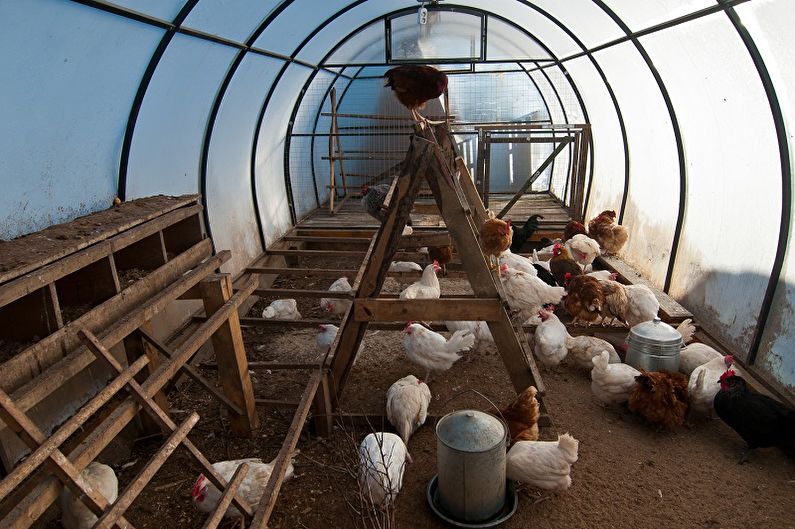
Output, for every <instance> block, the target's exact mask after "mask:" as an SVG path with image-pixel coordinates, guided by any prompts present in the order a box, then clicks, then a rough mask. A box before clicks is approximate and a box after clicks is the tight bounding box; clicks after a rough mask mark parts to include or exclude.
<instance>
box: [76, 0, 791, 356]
mask: <svg viewBox="0 0 795 529" xmlns="http://www.w3.org/2000/svg"><path fill="white" fill-rule="evenodd" d="M71 1H73V2H75V3H79V4H82V5H86V6H89V7H94V8H96V9H100V10H103V11H106V12H110V13H113V14H116V15H119V16H123V17H126V18H129V19H132V20H136V21H138V22H142V23H146V24H149V25H152V26H154V27H159V28H162V29H164V30H166V33H165V34H164V35H163V37H162V38H161V41H160V43H159V44H158V46H157V48H156V49H155V51H154V52H153V54H152V57H151V58H150V61H149V64H148V66H147V68H146V70H145V72H144V74H143V76H142V78H141V82H140V84H139V87H138V90H137V92H136V95H135V98H134V100H133V103H132V105H131V109H130V114H129V117H128V123H127V127H126V130H125V134H124V139H123V143H122V152H121V157H120V164H119V178H118V189H117V194H118V196H119V197H120V198H122V199H124V198H126V197H125V195H126V184H127V170H128V161H129V156H130V148H131V144H132V137H133V133H134V129H135V123H136V120H137V117H138V114H139V112H140V108H141V104H142V102H143V99H144V96H145V94H146V90H147V88H148V87H149V83H150V82H151V79H152V77H153V75H154V72H155V70H156V69H157V66H158V64H159V62H160V59H161V58H162V56H163V54H164V53H165V50H166V49H167V48H168V45H169V44H170V42H171V40H172V39H173V37H174V35H175V34H176V33H183V34H187V35H191V36H194V37H196V38H203V39H206V40H210V41H213V42H217V43H221V44H224V45H229V46H232V47H236V48H238V49H239V50H240V51H239V53H238V56H237V57H236V58H235V60H234V61H233V63H232V64H231V65H230V68H229V70H228V71H227V75H226V76H225V78H224V80H223V82H222V84H221V86H220V87H219V92H218V94H217V95H216V98H215V101H214V102H213V107H212V111H211V113H210V116H209V118H208V126H207V129H206V133H205V138H204V142H203V146H202V153H201V175H200V182H199V187H200V189H201V190H202V192H205V190H206V176H207V175H206V173H207V156H208V153H209V142H210V138H211V135H212V130H213V127H214V124H215V120H216V118H217V114H218V110H219V108H220V103H221V101H222V99H223V97H224V95H225V93H226V90H227V88H228V86H229V83H230V82H231V78H232V76H233V75H234V73H235V71H236V70H237V67H238V66H239V65H240V63H241V62H242V58H243V57H244V56H245V54H246V53H247V52H249V51H251V52H254V53H261V54H263V55H267V56H271V57H275V58H279V59H281V60H284V61H285V63H284V65H283V66H282V69H281V70H280V72H279V74H277V76H276V77H275V78H274V80H273V82H272V85H271V89H270V90H269V93H268V96H267V97H266V98H265V101H264V102H263V105H262V108H261V111H260V116H259V119H258V121H257V128H256V130H255V131H254V135H255V140H254V142H253V144H252V158H251V185H252V195H253V206H254V210H255V216H256V222H257V226H258V229H259V235H260V241H261V243H262V246H263V248H264V247H265V240H264V230H263V227H262V220H261V217H260V214H259V213H260V212H259V204H258V200H257V195H256V176H255V167H254V165H255V160H256V148H257V139H258V136H259V130H260V128H261V124H262V119H263V117H264V113H265V110H266V108H267V104H268V103H269V101H270V98H271V97H272V94H273V92H274V90H275V87H276V86H277V85H278V83H279V81H280V80H281V77H282V76H283V75H284V72H285V71H286V69H287V68H288V67H289V65H290V64H293V63H296V64H302V65H304V66H307V67H309V68H312V69H314V70H315V73H316V72H317V71H318V69H320V68H322V66H316V65H309V64H306V63H304V62H303V61H300V60H297V59H295V56H296V54H297V53H298V51H300V49H301V48H303V46H305V45H306V43H307V42H309V41H310V40H311V39H312V38H313V37H314V36H315V35H316V34H317V33H319V32H320V31H321V30H322V29H323V28H325V27H326V26H327V25H328V24H330V23H331V22H332V21H333V20H334V19H336V18H337V17H338V16H340V15H341V14H343V13H345V12H347V11H349V10H350V9H353V8H354V7H356V6H358V5H360V4H361V3H364V2H365V1H367V0H357V1H356V2H352V3H351V4H348V5H347V6H345V7H344V8H343V9H341V10H340V11H338V12H337V13H335V14H334V15H332V16H331V17H329V18H328V19H327V20H326V21H325V22H323V23H322V24H320V25H319V26H318V27H317V28H315V29H314V30H313V31H312V32H311V34H310V35H308V36H307V37H306V39H305V40H304V41H303V42H302V43H301V44H300V45H299V46H298V48H297V49H296V51H295V52H294V53H293V54H291V55H290V56H283V55H280V54H273V53H269V52H267V51H264V50H254V49H252V48H251V46H253V43H254V42H255V40H256V38H257V37H258V36H259V35H260V34H261V33H262V32H263V31H265V29H266V28H267V27H268V26H269V25H270V24H271V23H272V22H273V21H274V20H275V19H276V18H278V16H279V15H280V14H281V13H282V12H283V11H284V10H285V9H286V8H287V7H289V5H291V4H292V3H293V1H294V0H285V1H284V2H282V3H280V4H279V5H278V6H277V7H276V8H275V9H274V10H273V11H272V12H271V13H270V14H269V15H268V16H267V17H266V19H265V20H264V21H263V22H262V23H261V24H260V25H259V26H258V28H257V29H256V30H255V31H254V32H253V33H252V36H251V37H249V39H248V40H247V42H246V44H244V45H240V44H239V43H236V42H233V41H230V40H228V39H224V38H221V37H216V36H213V35H206V34H202V33H199V32H195V31H192V30H189V29H186V28H182V27H181V25H182V23H183V22H184V21H185V19H186V18H187V16H188V15H189V14H190V12H191V11H192V9H193V8H194V7H195V6H196V4H197V3H198V2H199V0H187V1H186V2H185V4H184V5H183V7H182V8H181V9H180V11H179V13H178V15H177V16H176V17H175V18H174V20H173V21H172V22H170V23H168V22H165V21H163V20H159V19H157V18H155V17H151V16H147V15H143V14H140V13H137V12H135V11H132V10H129V9H125V8H121V7H118V6H113V5H110V4H106V3H104V2H101V1H98V0H71ZM516 1H517V2H519V3H521V4H523V5H525V6H526V7H528V8H530V9H533V10H535V11H536V12H538V13H539V14H541V15H542V16H544V17H546V18H547V19H548V20H550V21H551V22H552V23H553V24H555V25H557V26H558V28H560V29H561V30H562V31H564V32H565V33H566V34H567V35H568V36H569V37H570V38H571V39H572V40H573V41H574V42H575V43H576V44H577V45H578V46H579V47H580V48H581V50H582V51H581V52H578V53H575V54H573V55H571V56H569V57H564V58H562V59H558V58H556V60H555V61H554V64H550V65H536V68H534V69H533V70H527V69H526V68H524V67H523V66H522V65H521V64H520V67H521V68H522V69H523V70H525V71H526V73H528V76H529V74H530V72H531V71H535V70H540V71H541V72H543V73H544V75H545V76H546V73H545V72H544V70H545V68H547V67H549V66H552V65H554V66H558V67H560V68H561V71H562V72H563V73H564V76H565V77H566V78H567V79H569V81H570V82H571V78H570V76H569V75H568V72H566V70H565V67H564V65H563V63H564V62H566V61H568V60H572V59H575V58H578V57H583V56H587V57H588V58H589V60H590V61H591V63H592V65H593V66H594V67H595V68H596V70H597V72H598V74H599V76H600V77H601V78H602V80H603V82H604V83H605V86H606V87H607V89H608V93H609V95H610V97H611V99H612V100H613V103H614V106H615V108H616V113H617V117H618V119H619V124H620V127H621V130H622V137H623V138H622V139H623V141H624V151H625V153H624V154H625V183H624V193H623V197H622V207H621V217H623V213H624V209H625V205H626V200H627V195H628V190H629V150H628V149H629V147H628V142H627V138H626V130H625V127H624V122H623V117H622V116H621V113H620V108H619V105H618V101H617V99H616V97H615V94H614V93H613V90H612V88H611V87H610V84H609V81H608V80H607V77H606V75H605V74H604V72H603V71H602V69H601V67H600V66H599V64H598V61H596V60H595V58H594V57H593V54H594V53H595V52H597V51H600V50H603V49H607V48H609V47H612V46H614V45H616V44H620V43H623V42H628V41H631V42H632V43H633V44H634V45H635V46H636V49H638V51H639V53H640V54H641V56H642V57H643V59H644V61H645V62H646V64H647V66H648V67H649V69H650V71H651V73H652V75H653V76H654V78H655V81H656V82H657V84H658V87H659V88H660V92H661V95H662V96H663V99H664V100H665V103H666V106H667V107H668V111H669V115H670V117H671V123H672V127H673V130H674V135H675V141H676V143H677V150H678V153H679V167H680V205H679V212H678V216H677V222H676V227H675V233H674V241H673V244H672V251H671V254H670V257H669V266H668V271H667V273H666V280H665V289H666V290H667V289H668V288H670V283H671V279H672V278H671V275H672V271H673V267H674V263H675V259H676V250H677V247H678V241H679V240H680V236H681V231H682V228H683V223H684V215H685V192H686V185H687V178H686V165H685V164H684V152H683V147H682V139H681V133H680V131H679V126H678V121H677V120H676V115H675V112H674V108H673V105H672V103H671V101H670V98H669V96H668V93H667V90H666V89H665V85H664V82H663V80H662V78H661V76H660V74H659V72H658V71H657V69H656V68H655V67H654V65H653V63H652V61H651V59H650V57H649V56H648V54H647V53H646V51H645V49H643V46H642V45H641V43H640V42H639V38H640V37H642V36H644V35H648V34H651V33H654V32H657V31H661V30H663V29H667V28H670V27H674V26H676V25H679V24H682V23H685V22H689V21H691V20H695V19H698V18H701V17H704V16H708V15H710V14H713V13H716V12H720V11H723V12H724V13H725V14H726V15H727V17H728V18H729V20H730V21H731V23H732V25H733V26H734V27H735V29H736V31H737V32H738V35H739V37H740V38H741V40H742V41H743V43H744V45H745V46H746V49H747V51H748V53H749V55H750V56H751V59H752V61H753V63H754V65H755V67H756V68H757V72H758V74H759V76H760V80H761V82H762V85H763V87H764V90H765V93H766V95H767V98H768V102H769V105H770V108H771V114H772V117H773V121H774V124H775V128H776V135H777V139H778V143H779V153H780V158H781V168H782V210H781V222H780V228H779V237H778V245H777V250H776V256H775V259H774V264H773V268H772V271H771V276H770V280H769V282H768V287H767V289H766V292H765V295H764V298H763V302H762V308H761V311H760V315H759V318H758V326H757V330H756V333H755V335H754V339H753V341H752V347H751V352H750V353H751V354H750V356H749V363H752V362H753V359H754V358H755V356H756V354H757V351H758V348H759V345H760V343H761V339H762V334H763V333H764V328H765V325H766V323H767V319H768V317H769V313H770V310H771V307H772V302H773V297H774V294H775V291H776V288H777V286H778V283H779V281H780V278H781V272H782V269H783V264H784V259H785V256H786V251H787V249H788V245H789V228H790V224H791V214H792V184H791V181H790V176H791V175H790V172H791V169H792V167H791V164H790V155H789V153H790V146H789V141H788V139H787V137H786V130H785V127H784V120H783V116H782V112H781V107H780V102H779V100H778V96H777V94H776V90H775V87H774V86H773V82H772V80H771V78H770V75H769V72H768V69H767V66H766V65H765V62H764V60H763V58H762V56H761V54H760V52H759V50H758V48H757V46H756V44H755V42H754V40H753V38H752V37H751V35H750V33H749V32H748V30H747V29H746V28H745V27H744V26H743V25H742V21H741V20H740V17H739V15H738V14H737V13H736V11H735V10H734V6H736V5H739V4H742V3H745V2H747V1H749V0H716V2H717V5H716V6H713V7H707V8H704V9H701V10H699V11H696V12H693V13H690V14H687V15H684V16H681V17H678V18H676V19H673V20H669V21H666V22H663V23H661V24H657V25H655V26H652V27H649V28H646V29H644V30H641V31H637V32H631V31H630V29H629V27H628V26H627V25H626V23H624V22H623V20H622V19H621V18H620V17H618V16H617V15H616V13H614V12H613V11H612V10H611V9H610V8H609V7H608V6H607V5H606V4H605V3H604V2H603V1H602V0H593V1H594V2H595V3H596V4H597V6H599V7H600V8H601V9H602V10H603V11H604V12H605V13H606V14H607V15H608V16H610V18H611V19H612V20H613V21H614V22H615V23H616V24H617V25H618V26H619V27H620V28H621V30H622V31H624V33H625V34H626V36H625V37H621V38H619V39H615V40H613V41H610V42H607V43H604V44H601V45H599V46H595V47H594V48H591V49H588V48H587V47H586V46H585V45H584V44H583V43H582V41H580V40H579V38H578V37H577V36H576V35H575V34H574V33H573V32H572V31H571V30H569V29H568V28H567V27H566V26H565V25H563V24H562V23H561V22H560V21H558V20H557V19H556V18H554V17H553V16H552V15H550V14H549V13H547V12H546V11H545V10H544V9H542V8H540V7H538V6H536V5H535V4H533V3H532V2H531V1H528V0H516ZM409 10H410V9H409ZM483 11H484V13H485V14H487V15H488V16H495V15H494V14H493V13H490V12H488V11H486V10H483ZM381 18H382V17H381ZM374 20H377V19H374ZM371 22H372V21H371ZM508 22H510V21H508ZM343 40H344V39H343ZM534 40H535V39H534ZM537 42H538V41H537ZM538 43H539V44H540V45H542V47H544V48H545V49H546V46H544V45H543V43H541V42H538ZM337 47H338V46H337ZM335 49H336V48H335ZM321 64H322V63H321ZM359 72H361V70H360V71H359ZM359 72H357V74H356V75H355V76H354V77H351V78H349V79H351V82H352V80H353V79H355V78H356V77H358V74H359ZM315 73H313V74H312V75H311V76H310V79H311V78H313V77H314V75H315ZM335 73H336V74H337V77H335V79H334V81H332V84H331V86H333V84H334V83H336V81H337V80H338V78H339V77H340V76H341V75H343V73H342V72H335ZM345 77H347V76H345ZM546 77H547V80H548V81H549V83H550V86H551V87H553V90H555V92H556V94H557V90H556V89H555V84H554V83H552V82H551V80H550V79H549V77H548V76H546ZM348 86H350V82H349V84H348ZM571 86H572V89H573V90H574V93H575V95H576V97H577V99H578V101H579V104H580V106H581V108H582V111H583V115H584V117H585V119H586V120H588V117H587V109H586V107H585V104H584V101H583V99H582V97H581V95H580V93H579V91H578V90H577V88H576V86H575V85H574V84H573V82H572V83H571ZM346 88H347V87H346ZM557 97H558V98H559V96H557ZM542 99H544V98H543V95H542ZM299 101H300V98H299ZM559 101H560V98H559ZM545 104H547V103H546V101H545ZM321 106H322V103H321ZM561 108H564V109H565V107H564V106H563V105H562V104H561ZM564 112H565V110H564ZM288 138H289V136H288ZM591 146H592V149H591V152H592V153H593V142H592V144H591ZM590 164H591V168H590V177H589V185H588V193H587V195H586V207H587V200H588V199H589V198H590V189H591V185H592V182H593V171H594V160H593V156H592V159H591V160H590ZM285 168H286V169H285V171H286V172H287V171H289V163H286V165H285ZM287 189H288V192H289V193H291V189H290V186H289V185H288V187H287ZM291 208H292V206H291ZM291 214H292V215H293V219H294V212H293V211H291ZM205 220H206V221H208V219H207V211H206V210H205ZM206 224H207V229H208V230H209V229H210V225H209V222H206Z"/></svg>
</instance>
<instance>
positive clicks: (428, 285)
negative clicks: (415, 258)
mask: <svg viewBox="0 0 795 529" xmlns="http://www.w3.org/2000/svg"><path fill="white" fill-rule="evenodd" d="M441 269H442V267H440V266H439V262H438V261H434V262H433V263H431V264H429V265H428V266H426V267H425V270H423V271H422V277H421V278H420V280H419V281H417V282H415V283H412V284H410V285H409V286H407V287H406V288H405V289H404V290H403V292H401V293H400V299H439V296H441V295H442V291H441V289H440V287H439V279H438V278H437V277H436V272H438V271H439V270H441Z"/></svg>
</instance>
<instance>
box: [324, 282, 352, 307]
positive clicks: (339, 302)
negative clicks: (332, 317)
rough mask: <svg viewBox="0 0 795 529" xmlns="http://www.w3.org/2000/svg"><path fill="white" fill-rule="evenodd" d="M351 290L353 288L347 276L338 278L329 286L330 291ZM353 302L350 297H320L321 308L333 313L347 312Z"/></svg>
mask: <svg viewBox="0 0 795 529" xmlns="http://www.w3.org/2000/svg"><path fill="white" fill-rule="evenodd" d="M351 290H353V288H351V284H350V283H348V278H347V277H341V278H339V279H337V280H336V281H334V282H333V283H332V284H331V286H330V287H328V291H329V292H350V291H351ZM352 303H353V302H352V301H351V300H349V299H337V298H320V308H321V309H323V310H325V311H326V312H329V313H331V314H345V313H346V312H348V309H349V308H350V307H351V304H352Z"/></svg>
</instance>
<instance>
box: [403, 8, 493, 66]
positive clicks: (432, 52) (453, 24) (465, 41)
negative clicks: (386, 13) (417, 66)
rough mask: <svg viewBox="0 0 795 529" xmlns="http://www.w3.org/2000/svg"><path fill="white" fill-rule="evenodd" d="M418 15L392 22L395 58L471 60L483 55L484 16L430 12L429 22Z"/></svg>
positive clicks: (413, 14)
mask: <svg viewBox="0 0 795 529" xmlns="http://www.w3.org/2000/svg"><path fill="white" fill-rule="evenodd" d="M417 18H418V17H417V14H416V13H411V14H409V15H403V16H400V17H396V18H393V19H391V23H392V33H391V48H392V59H393V60H396V61H402V60H421V59H470V58H478V57H481V56H482V50H481V46H480V44H481V29H482V27H481V26H482V23H483V17H482V16H478V15H472V14H469V13H458V12H454V11H439V10H429V11H428V18H427V23H425V24H419V23H418V21H417Z"/></svg>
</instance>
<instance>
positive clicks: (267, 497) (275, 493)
mask: <svg viewBox="0 0 795 529" xmlns="http://www.w3.org/2000/svg"><path fill="white" fill-rule="evenodd" d="M321 378H322V375H321V373H320V371H316V372H315V373H313V374H312V376H311V377H310V379H309V383H308V384H307V385H306V389H304V393H303V394H302V395H301V400H300V402H299V403H298V409H296V411H295V415H293V420H292V422H291V423H290V428H289V430H287V435H286V436H285V438H284V443H283V444H282V448H281V450H279V455H278V456H276V461H275V462H274V464H273V470H271V475H270V478H268V483H267V485H265V491H264V492H263V493H262V497H261V498H260V501H259V505H258V506H257V512H256V514H255V515H254V519H253V520H252V521H251V525H249V529H265V527H267V525H268V520H269V519H270V516H271V514H272V513H273V508H274V507H275V506H276V500H277V498H278V497H279V490H281V487H282V483H283V482H284V475H285V473H286V472H287V467H288V465H289V464H290V461H291V459H292V456H293V452H294V451H295V447H296V445H297V444H298V437H299V436H300V435H301V430H302V429H303V427H304V422H306V417H307V415H308V414H309V408H310V407H311V405H312V401H313V399H314V397H315V392H316V391H317V388H318V386H319V385H320V380H321Z"/></svg>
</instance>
